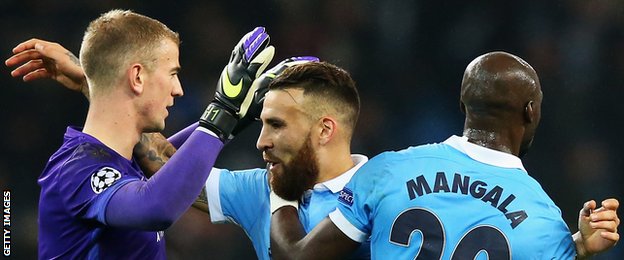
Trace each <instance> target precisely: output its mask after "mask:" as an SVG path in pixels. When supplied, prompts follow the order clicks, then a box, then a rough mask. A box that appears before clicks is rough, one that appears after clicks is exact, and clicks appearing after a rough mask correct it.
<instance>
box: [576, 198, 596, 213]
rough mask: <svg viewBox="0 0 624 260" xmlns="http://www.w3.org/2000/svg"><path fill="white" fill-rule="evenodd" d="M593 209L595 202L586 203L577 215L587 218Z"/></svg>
mask: <svg viewBox="0 0 624 260" xmlns="http://www.w3.org/2000/svg"><path fill="white" fill-rule="evenodd" d="M595 208H596V201H595V200H590V201H588V202H585V204H583V208H582V209H581V212H580V213H579V215H580V216H584V217H589V215H590V214H591V212H592V210H594V209H595Z"/></svg>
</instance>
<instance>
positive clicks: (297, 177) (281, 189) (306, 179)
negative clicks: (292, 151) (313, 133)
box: [271, 136, 319, 201]
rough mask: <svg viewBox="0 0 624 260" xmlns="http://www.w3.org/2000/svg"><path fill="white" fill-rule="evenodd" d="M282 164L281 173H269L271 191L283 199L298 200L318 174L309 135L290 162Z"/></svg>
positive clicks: (310, 186) (314, 181)
mask: <svg viewBox="0 0 624 260" xmlns="http://www.w3.org/2000/svg"><path fill="white" fill-rule="evenodd" d="M282 166H283V168H284V170H283V171H282V172H281V173H274V172H272V173H271V174H272V180H271V186H272V188H273V191H274V192H275V194H277V195H278V196H280V197H282V198H283V199H285V200H290V201H295V200H299V199H300V198H301V196H303V193H304V192H305V191H306V190H308V189H311V188H312V187H313V186H314V184H315V183H316V180H317V178H318V175H319V172H318V164H317V159H316V155H315V154H314V151H313V150H312V141H311V139H310V136H308V137H307V139H306V141H305V142H304V144H303V146H302V147H301V148H300V149H299V151H298V152H297V155H295V157H294V158H293V159H292V160H291V161H290V163H289V164H288V165H286V164H283V165H282Z"/></svg>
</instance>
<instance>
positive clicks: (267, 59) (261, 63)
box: [249, 45, 275, 79]
mask: <svg viewBox="0 0 624 260" xmlns="http://www.w3.org/2000/svg"><path fill="white" fill-rule="evenodd" d="M273 56H275V47H273V46H272V45H269V46H268V47H266V48H265V49H264V50H262V52H260V53H259V54H258V55H256V57H255V58H254V59H253V60H251V62H250V63H249V74H250V75H254V79H257V78H258V77H260V75H261V74H262V73H263V72H264V70H265V69H266V68H267V67H268V66H269V63H271V60H273Z"/></svg>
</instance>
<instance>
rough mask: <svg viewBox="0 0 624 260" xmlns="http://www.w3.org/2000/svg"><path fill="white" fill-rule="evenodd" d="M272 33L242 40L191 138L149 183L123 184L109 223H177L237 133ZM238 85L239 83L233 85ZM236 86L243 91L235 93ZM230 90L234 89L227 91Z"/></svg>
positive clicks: (151, 226)
mask: <svg viewBox="0 0 624 260" xmlns="http://www.w3.org/2000/svg"><path fill="white" fill-rule="evenodd" d="M268 40H269V39H268V34H266V32H265V30H264V28H261V27H258V28H256V29H255V30H253V31H252V32H250V33H248V34H247V35H245V36H244V37H243V39H241V41H240V42H239V43H238V44H237V45H236V47H235V48H234V51H233V52H232V58H231V59H230V61H229V63H228V65H227V66H226V68H225V69H224V72H223V73H222V74H221V78H220V79H219V83H218V86H217V91H216V93H215V97H214V99H213V100H212V101H211V102H210V104H209V105H208V107H207V108H206V111H205V112H204V114H203V115H202V116H201V118H200V120H199V126H198V127H197V128H196V129H195V130H193V132H192V134H191V135H190V137H188V140H186V142H184V144H183V145H182V146H181V147H180V149H179V150H178V151H177V152H176V153H175V154H174V155H173V156H172V157H171V159H170V160H169V161H168V162H167V163H166V164H165V165H164V166H163V167H162V168H161V169H160V170H159V171H158V172H157V173H156V174H155V175H154V176H152V178H151V179H149V180H147V181H141V180H136V181H132V182H129V183H126V184H124V185H123V186H121V187H119V188H118V191H116V192H115V193H113V194H110V196H111V197H110V201H109V202H108V203H107V204H106V205H107V206H106V210H105V222H106V223H107V224H108V225H110V226H114V227H124V228H125V227H132V228H140V229H146V230H163V229H165V228H167V227H169V225H171V224H172V223H173V222H174V221H175V220H177V219H178V218H179V217H180V216H181V215H182V213H184V211H186V209H187V208H188V207H189V206H190V205H191V203H193V201H194V200H195V198H197V196H198V194H199V193H200V191H201V190H202V188H203V187H204V183H205V182H206V179H207V177H208V175H209V173H210V171H211V169H212V167H213V165H214V161H215V159H216V156H217V154H218V152H219V151H220V149H221V148H222V147H223V144H224V143H225V142H227V141H228V140H230V139H231V138H232V137H233V136H234V135H233V134H232V130H233V129H235V128H237V127H238V126H239V123H242V122H241V119H242V118H243V117H244V116H245V112H246V111H247V110H248V109H249V106H250V103H249V102H245V100H246V97H247V96H249V95H250V94H249V93H251V94H253V93H252V90H251V85H252V82H253V80H254V79H255V78H256V76H257V75H258V74H260V73H261V72H262V70H263V69H264V68H266V66H267V65H268V63H269V62H270V61H271V59H272V57H273V53H274V49H273V47H272V46H268ZM232 82H235V84H232ZM233 85H237V86H238V87H239V88H238V89H237V91H234V92H232V91H230V90H231V87H233ZM228 88H230V89H228Z"/></svg>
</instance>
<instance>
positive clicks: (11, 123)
mask: <svg viewBox="0 0 624 260" xmlns="http://www.w3.org/2000/svg"><path fill="white" fill-rule="evenodd" d="M113 8H122V9H132V10H134V11H136V12H138V13H141V14H144V15H147V16H150V17H152V18H155V19H158V20H160V21H162V22H163V23H165V24H167V25H168V26H169V27H170V28H171V29H173V30H174V31H177V32H179V33H180V36H181V39H182V44H181V49H180V62H181V64H182V72H181V74H180V79H181V82H182V85H183V88H184V92H185V95H184V97H182V98H179V99H177V100H176V105H175V106H174V107H173V108H172V109H170V111H171V114H170V116H169V118H168V119H167V126H166V130H165V133H164V134H165V135H166V136H168V135H171V134H173V133H175V132H176V131H177V130H180V129H182V128H183V127H185V126H186V125H188V124H191V123H193V121H194V120H196V119H197V117H198V116H199V115H200V113H201V112H203V109H204V108H205V106H206V105H207V104H208V101H209V100H211V98H212V93H214V88H215V86H216V81H217V79H218V76H219V73H220V72H221V70H222V68H223V66H224V65H225V64H226V63H227V60H228V58H229V55H230V53H231V49H232V47H233V46H234V45H235V44H236V42H237V41H238V39H239V38H240V37H241V36H242V35H243V34H245V33H246V32H248V31H249V30H251V29H253V28H254V27H255V26H265V27H267V30H268V32H269V34H270V35H271V43H272V44H273V45H275V46H276V48H277V53H276V57H275V60H274V62H273V64H276V63H277V62H279V61H280V60H282V59H284V58H287V57H290V56H301V55H313V56H317V57H320V58H321V60H324V61H329V62H331V63H334V64H337V65H339V66H341V67H343V68H345V69H347V70H348V71H349V72H351V74H352V76H353V78H354V79H355V80H356V81H357V85H358V87H359V90H360V95H361V99H362V109H361V114H360V121H359V123H358V127H357V129H356V131H355V132H356V133H355V136H354V140H353V152H355V153H361V154H366V155H368V156H373V155H376V154H378V153H380V152H382V151H385V150H398V149H402V148H405V147H407V146H410V145H417V144H423V143H432V142H439V141H443V140H444V139H446V138H447V137H448V136H450V135H451V134H456V135H461V131H462V127H463V115H462V114H461V111H460V110H459V88H460V83H461V79H462V74H463V71H464V68H465V66H466V65H467V64H468V62H469V61H470V60H472V59H473V58H475V57H477V56H479V55H481V54H483V53H486V52H489V51H493V50H503V51H507V52H510V53H513V54H516V55H518V56H520V57H522V58H524V59H525V60H526V61H527V62H529V63H530V64H531V65H533V67H534V68H535V70H536V71H537V73H538V75H539V77H540V79H541V85H542V90H543V92H544V103H543V107H542V122H541V126H540V127H539V129H538V132H537V136H536V139H535V142H534V145H533V149H532V150H531V151H530V152H529V154H528V155H527V156H526V157H525V158H524V159H523V161H524V164H525V167H526V168H527V170H528V172H530V173H531V175H532V176H533V177H534V178H535V179H537V180H538V181H539V182H540V183H541V184H542V186H543V187H544V189H545V190H546V191H547V192H548V193H549V194H550V195H551V198H552V199H553V200H554V201H555V203H556V204H557V205H559V207H560V208H561V210H562V211H563V217H564V219H565V220H566V222H567V223H568V225H569V226H570V229H571V231H572V232H575V231H576V230H577V228H576V223H577V217H578V211H579V210H580V208H581V206H582V203H583V202H585V201H586V200H589V199H597V200H602V199H604V198H607V197H616V198H618V199H620V201H621V200H622V199H623V198H624V197H623V195H624V189H622V184H623V183H624V177H623V176H624V174H622V173H621V172H620V171H621V169H624V160H623V159H622V156H621V152H622V148H621V147H624V138H621V137H620V135H621V133H622V132H624V123H622V120H624V109H622V108H621V106H622V104H623V103H621V102H622V101H623V100H624V99H623V98H624V2H622V1H614V0H612V1H607V0H602V1H600V0H599V1H583V0H568V1H479V2H475V1H407V0H405V1H400V0H386V1H372V0H371V1H359V0H346V1H331V0H322V1H314V0H306V1H299V0H296V1H286V0H279V1H275V0H273V1H184V2H182V1H163V0H154V1H120V0H107V1H69V0H65V1H34V0H23V1H17V0H0V24H1V27H2V30H0V39H2V41H0V53H3V55H4V57H5V58H8V57H10V56H11V49H12V48H13V47H14V46H15V45H17V44H18V43H20V42H21V41H23V40H26V39H29V38H32V37H37V38H42V39H46V40H50V41H55V42H59V43H61V44H62V45H64V46H65V47H66V48H68V49H69V50H71V51H72V52H73V53H75V54H76V55H78V52H79V48H80V42H81V40H82V34H83V32H84V29H85V28H86V26H87V24H88V22H89V21H91V20H92V19H94V18H96V17H97V16H99V14H101V13H103V12H105V11H108V10H110V9H113ZM0 72H1V73H0V86H1V87H2V101H1V102H0V116H1V117H0V118H1V119H2V122H3V123H2V127H0V145H1V147H2V149H1V150H2V152H1V153H0V188H2V189H3V190H6V189H10V190H11V203H12V204H11V205H12V208H11V210H12V215H11V216H12V225H11V230H12V232H13V233H12V234H13V236H12V254H13V255H14V256H17V257H19V258H24V259H32V258H34V257H35V256H36V247H37V201H38V195H39V187H38V186H37V185H36V180H37V177H38V176H39V174H40V173H41V171H42V170H43V168H44V166H45V163H46V162H47V159H48V157H49V156H50V155H51V154H52V153H53V152H54V151H55V150H56V149H57V148H58V147H59V146H60V144H61V143H62V136H63V133H64V132H65V127H66V126H67V125H81V124H82V123H83V122H82V120H83V118H84V115H85V114H86V110H87V101H86V99H85V98H84V97H81V94H80V93H75V92H70V91H68V90H65V89H61V87H60V86H59V85H58V84H56V83H54V82H52V81H41V82H36V83H33V84H26V83H23V82H21V81H20V80H18V79H13V78H11V77H10V75H9V73H10V69H8V68H6V67H4V68H3V69H1V70H0ZM259 129H260V125H259V124H256V125H255V126H254V127H252V128H251V129H248V130H246V131H245V132H243V133H242V134H241V135H240V136H239V137H238V138H237V139H235V140H234V141H232V142H231V143H229V144H228V146H227V147H226V148H225V149H224V151H223V153H222V156H221V157H220V158H219V160H218V161H217V166H218V167H225V168H228V169H246V168H250V167H263V162H262V157H261V155H260V152H258V151H257V150H256V148H255V141H256V138H257V136H258V133H259ZM250 196H253V194H250ZM621 215H622V214H621V213H620V216H621ZM208 221H209V218H208V217H207V216H205V215H201V214H197V213H193V214H189V215H187V216H185V217H184V219H183V221H180V222H179V223H178V224H176V225H175V226H174V227H173V228H172V229H171V230H170V231H169V232H168V233H169V234H168V235H167V236H168V240H167V242H168V243H169V246H170V251H169V254H170V257H171V258H173V259H176V258H182V259H188V257H189V256H201V258H211V257H212V258H216V259H231V258H253V257H254V253H253V250H252V249H251V246H250V244H249V242H248V241H245V239H244V233H242V232H241V231H240V230H238V229H237V228H235V227H233V226H228V225H225V226H210V225H204V226H202V227H201V228H198V227H195V226H193V224H192V222H208ZM169 237H172V238H171V239H169ZM175 237H180V238H178V239H174V238H175ZM622 256H624V246H622V245H621V244H620V245H618V246H616V247H615V248H614V249H612V250H611V251H610V252H609V253H607V254H604V255H603V256H601V257H600V258H598V259H615V258H621V257H622Z"/></svg>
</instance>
